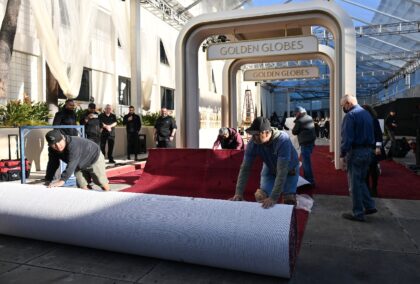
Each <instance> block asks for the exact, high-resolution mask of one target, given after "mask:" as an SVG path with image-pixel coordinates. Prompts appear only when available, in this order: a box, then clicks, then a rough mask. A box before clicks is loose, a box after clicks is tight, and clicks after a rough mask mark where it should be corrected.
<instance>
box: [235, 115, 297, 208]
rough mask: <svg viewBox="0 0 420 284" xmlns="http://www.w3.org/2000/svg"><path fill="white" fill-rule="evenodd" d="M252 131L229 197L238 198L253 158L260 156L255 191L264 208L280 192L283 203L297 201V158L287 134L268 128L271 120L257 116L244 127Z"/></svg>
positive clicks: (274, 202)
mask: <svg viewBox="0 0 420 284" xmlns="http://www.w3.org/2000/svg"><path fill="white" fill-rule="evenodd" d="M245 131H246V132H247V133H248V134H250V135H252V139H251V140H250V141H249V142H248V144H247V146H246V149H245V155H244V160H243V162H242V165H241V168H240V171H239V175H238V181H237V183H236V191H235V195H234V196H233V197H232V198H231V199H230V200H233V201H241V200H243V199H244V197H243V193H244V190H245V187H246V183H247V181H248V177H249V174H250V172H251V168H252V164H253V161H254V160H255V158H256V157H257V156H260V157H261V159H262V160H263V168H262V170H261V179H260V188H259V189H257V191H256V192H255V199H256V200H257V201H258V202H261V203H262V207H263V208H270V207H272V206H274V205H275V204H276V203H277V201H278V199H279V197H280V195H281V194H283V197H284V203H286V204H292V205H295V204H296V188H297V183H298V179H299V174H298V173H299V161H298V155H297V152H296V150H295V148H294V147H293V145H292V142H291V141H290V138H289V135H288V134H287V133H286V132H284V131H281V130H277V129H275V128H271V126H270V121H269V120H268V119H267V118H264V117H257V118H256V119H254V121H253V122H252V124H251V127H250V128H248V129H246V130H245Z"/></svg>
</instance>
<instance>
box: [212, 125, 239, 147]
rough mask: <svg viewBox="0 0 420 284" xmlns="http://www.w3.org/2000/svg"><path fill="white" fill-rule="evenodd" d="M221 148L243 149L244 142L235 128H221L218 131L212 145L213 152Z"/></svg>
mask: <svg viewBox="0 0 420 284" xmlns="http://www.w3.org/2000/svg"><path fill="white" fill-rule="evenodd" d="M219 146H221V147H222V149H236V150H243V149H244V141H243V140H242V137H241V135H240V134H239V133H238V131H236V129H235V128H228V127H222V128H220V129H219V135H218V136H217V139H216V141H215V142H214V144H213V150H216V149H217V148H219Z"/></svg>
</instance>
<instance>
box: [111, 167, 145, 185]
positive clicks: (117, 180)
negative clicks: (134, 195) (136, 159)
mask: <svg viewBox="0 0 420 284" xmlns="http://www.w3.org/2000/svg"><path fill="white" fill-rule="evenodd" d="M142 173H143V169H139V170H135V171H132V172H128V173H124V174H121V175H116V176H108V174H107V176H108V180H109V183H110V184H130V185H134V184H135V183H136V182H137V181H138V179H139V177H140V175H141V174H142Z"/></svg>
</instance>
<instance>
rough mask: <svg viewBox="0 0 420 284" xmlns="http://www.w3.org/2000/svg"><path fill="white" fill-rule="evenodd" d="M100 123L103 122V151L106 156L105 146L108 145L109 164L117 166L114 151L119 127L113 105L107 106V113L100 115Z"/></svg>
mask: <svg viewBox="0 0 420 284" xmlns="http://www.w3.org/2000/svg"><path fill="white" fill-rule="evenodd" d="M99 121H100V122H101V127H102V133H101V151H102V154H104V156H105V146H106V143H108V159H109V162H110V163H112V164H115V161H114V157H113V156H112V153H113V151H114V142H115V126H117V117H116V116H115V114H113V113H112V107H111V105H106V106H105V111H104V112H103V113H101V114H100V115H99Z"/></svg>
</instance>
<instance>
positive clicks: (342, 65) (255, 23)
mask: <svg viewBox="0 0 420 284" xmlns="http://www.w3.org/2000/svg"><path fill="white" fill-rule="evenodd" d="M290 25H292V26H297V27H310V26H317V25H318V26H324V27H326V28H327V29H328V30H329V31H331V33H332V34H333V37H334V40H335V66H336V68H335V71H336V72H335V73H334V81H335V82H336V84H337V93H336V96H337V97H341V96H342V95H344V94H346V93H349V94H354V95H355V94H356V77H355V76H356V39H355V32H354V27H353V23H352V21H351V18H350V17H349V16H348V15H347V13H346V12H345V11H344V10H343V9H341V8H340V7H339V6H338V5H337V4H335V3H334V2H329V1H323V0H315V1H311V2H307V3H297V4H294V3H293V4H292V3H289V4H279V5H273V6H270V7H258V8H254V9H247V10H235V11H227V12H221V13H214V14H205V15H201V16H199V17H196V18H194V19H192V20H191V21H190V22H189V23H188V24H187V25H186V26H185V27H184V28H183V30H182V31H181V32H180V35H179V37H178V40H177V47H176V71H177V72H176V106H175V108H176V115H177V121H178V124H179V131H178V132H177V146H178V147H191V148H197V147H198V144H199V134H198V133H199V113H198V101H199V96H198V94H199V89H198V58H197V53H198V50H199V48H200V45H201V43H202V42H203V41H204V40H205V39H206V38H208V37H209V36H212V35H219V34H223V35H227V36H231V37H235V35H237V34H238V33H240V34H241V37H242V38H244V37H245V38H247V35H250V36H249V37H248V38H252V36H253V35H255V34H258V33H263V34H264V35H265V36H266V37H267V38H270V34H273V36H274V34H278V33H276V31H277V32H278V30H280V29H286V28H287V27H288V26H290ZM336 101H338V100H336ZM335 105H337V103H335ZM338 113H339V112H338V111H336V112H335V114H334V117H333V120H332V123H333V124H334V125H336V124H341V119H340V118H341V113H340V114H338ZM336 152H337V151H336ZM337 163H338V161H336V167H337V168H338V165H337Z"/></svg>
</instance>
